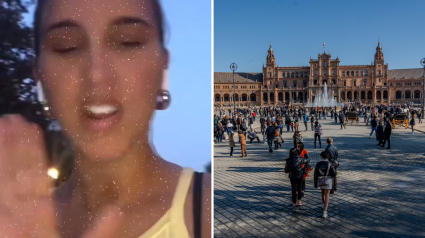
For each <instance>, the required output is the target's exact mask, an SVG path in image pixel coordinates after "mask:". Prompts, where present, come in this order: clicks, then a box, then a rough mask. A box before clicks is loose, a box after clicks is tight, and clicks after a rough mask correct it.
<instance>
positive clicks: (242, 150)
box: [238, 131, 248, 157]
mask: <svg viewBox="0 0 425 238" xmlns="http://www.w3.org/2000/svg"><path fill="white" fill-rule="evenodd" d="M238 133H239V139H240V141H241V153H242V155H241V157H247V156H248V153H246V137H245V135H244V134H243V133H242V131H238ZM244 154H245V156H244Z"/></svg>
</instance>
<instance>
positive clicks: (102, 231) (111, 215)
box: [82, 205, 122, 238]
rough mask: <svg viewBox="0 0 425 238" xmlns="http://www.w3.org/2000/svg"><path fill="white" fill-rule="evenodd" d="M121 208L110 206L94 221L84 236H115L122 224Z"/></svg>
mask: <svg viewBox="0 0 425 238" xmlns="http://www.w3.org/2000/svg"><path fill="white" fill-rule="evenodd" d="M121 222H122V221H121V210H120V208H119V207H118V206H116V205H112V206H110V207H108V208H107V209H106V210H105V211H104V212H102V213H101V214H100V216H99V217H98V218H97V219H96V221H95V222H94V223H93V226H94V227H92V228H90V229H89V230H88V231H87V232H86V233H85V234H84V236H83V237H82V238H115V237H116V236H115V235H116V233H117V232H118V229H119V227H120V225H121Z"/></svg>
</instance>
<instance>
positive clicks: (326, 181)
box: [317, 162, 331, 187]
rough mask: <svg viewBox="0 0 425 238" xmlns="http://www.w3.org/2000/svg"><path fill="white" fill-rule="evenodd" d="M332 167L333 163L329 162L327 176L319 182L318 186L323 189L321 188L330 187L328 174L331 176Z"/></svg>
mask: <svg viewBox="0 0 425 238" xmlns="http://www.w3.org/2000/svg"><path fill="white" fill-rule="evenodd" d="M330 167H331V162H328V171H326V176H325V177H323V178H321V179H319V181H317V186H319V187H321V186H326V185H328V174H329V168H330Z"/></svg>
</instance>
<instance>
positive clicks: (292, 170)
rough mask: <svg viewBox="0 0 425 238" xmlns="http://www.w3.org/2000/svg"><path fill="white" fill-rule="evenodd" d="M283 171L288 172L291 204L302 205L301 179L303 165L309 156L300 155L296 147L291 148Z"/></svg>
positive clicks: (294, 205)
mask: <svg viewBox="0 0 425 238" xmlns="http://www.w3.org/2000/svg"><path fill="white" fill-rule="evenodd" d="M285 161H286V164H285V173H287V174H289V175H288V177H289V179H290V181H291V188H292V206H293V207H296V206H302V205H303V204H302V202H301V197H302V191H301V187H302V181H303V175H304V172H303V165H305V164H308V163H309V162H310V159H309V158H303V157H301V156H300V155H299V154H298V152H297V149H295V148H291V149H290V150H289V158H287V159H285Z"/></svg>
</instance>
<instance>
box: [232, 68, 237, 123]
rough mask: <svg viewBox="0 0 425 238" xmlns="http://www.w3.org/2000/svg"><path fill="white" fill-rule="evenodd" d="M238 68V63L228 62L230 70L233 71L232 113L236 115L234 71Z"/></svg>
mask: <svg viewBox="0 0 425 238" xmlns="http://www.w3.org/2000/svg"><path fill="white" fill-rule="evenodd" d="M237 69H238V65H237V64H236V63H231V64H230V70H232V71H233V114H235V115H236V102H235V95H236V90H235V71H236V70H237Z"/></svg>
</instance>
